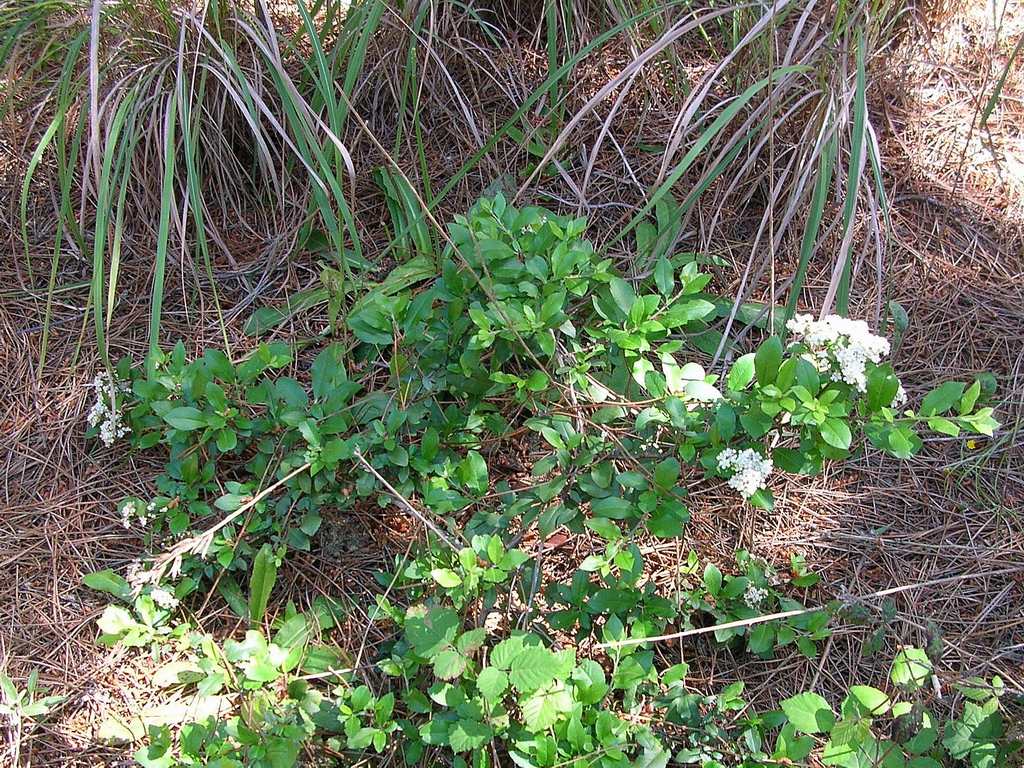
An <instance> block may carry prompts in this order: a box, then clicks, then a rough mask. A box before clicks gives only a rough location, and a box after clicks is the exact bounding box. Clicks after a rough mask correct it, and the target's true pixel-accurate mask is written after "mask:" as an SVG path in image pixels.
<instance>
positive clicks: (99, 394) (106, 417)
mask: <svg viewBox="0 0 1024 768" xmlns="http://www.w3.org/2000/svg"><path fill="white" fill-rule="evenodd" d="M91 386H92V388H93V389H95V390H96V402H94V403H93V404H92V408H90V409H89V415H88V416H87V417H86V419H87V421H88V423H89V426H90V427H95V426H99V428H100V440H102V441H103V444H104V445H106V446H111V445H113V444H114V441H115V440H117V438H119V437H124V436H125V435H127V434H128V433H129V432H130V431H131V430H130V429H129V428H128V425H127V424H125V423H124V422H123V421H122V420H121V412H120V411H118V410H117V396H118V395H122V394H124V393H126V392H127V391H128V385H127V384H126V383H125V382H122V381H118V380H117V379H115V378H112V377H111V376H110V375H109V374H108V373H107V372H106V371H100V372H99V373H97V374H96V378H94V379H93V380H92V385H91Z"/></svg>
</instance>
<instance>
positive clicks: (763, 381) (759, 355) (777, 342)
mask: <svg viewBox="0 0 1024 768" xmlns="http://www.w3.org/2000/svg"><path fill="white" fill-rule="evenodd" d="M782 351H783V350H782V340H781V339H780V338H779V337H778V336H772V337H771V338H770V339H768V340H767V341H765V342H764V343H763V344H762V345H761V346H760V348H759V349H758V350H757V352H756V353H755V354H754V373H755V375H756V376H757V383H758V384H760V385H761V386H762V387H765V386H768V385H769V384H772V383H774V381H775V377H776V376H778V375H779V366H780V365H782Z"/></svg>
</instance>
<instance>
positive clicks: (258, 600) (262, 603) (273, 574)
mask: <svg viewBox="0 0 1024 768" xmlns="http://www.w3.org/2000/svg"><path fill="white" fill-rule="evenodd" d="M275 581H277V558H276V557H275V556H274V550H273V548H272V547H271V546H270V545H269V544H264V545H263V546H262V547H260V551H259V552H257V553H256V557H255V558H253V561H252V576H251V577H250V578H249V620H250V621H251V622H253V623H254V624H258V623H259V622H261V621H262V620H263V615H264V614H265V613H266V611H267V601H269V600H270V593H271V592H272V591H273V589H274V582H275Z"/></svg>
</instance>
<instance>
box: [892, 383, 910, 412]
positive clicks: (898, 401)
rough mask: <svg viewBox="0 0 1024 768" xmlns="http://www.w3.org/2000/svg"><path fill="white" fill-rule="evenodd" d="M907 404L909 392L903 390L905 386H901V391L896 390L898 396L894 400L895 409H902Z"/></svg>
mask: <svg viewBox="0 0 1024 768" xmlns="http://www.w3.org/2000/svg"><path fill="white" fill-rule="evenodd" d="M906 404H907V390H905V389H904V388H903V385H902V384H900V385H899V389H897V390H896V396H895V397H894V398H893V399H892V407H893V408H902V407H903V406H904V405H906Z"/></svg>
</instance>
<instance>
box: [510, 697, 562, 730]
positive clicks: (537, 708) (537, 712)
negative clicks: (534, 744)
mask: <svg viewBox="0 0 1024 768" xmlns="http://www.w3.org/2000/svg"><path fill="white" fill-rule="evenodd" d="M521 708H522V711H523V724H524V725H525V726H526V728H527V729H528V730H530V731H533V732H534V733H539V732H540V731H544V730H546V729H548V728H550V727H551V726H552V725H554V724H555V723H556V722H557V721H558V716H559V715H560V714H561V713H562V712H566V713H567V712H568V711H569V710H570V709H571V708H572V696H570V695H569V693H568V691H564V690H558V691H547V692H542V693H537V694H534V695H533V696H531V697H530V698H528V699H527V700H526V701H524V702H522V704H521Z"/></svg>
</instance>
